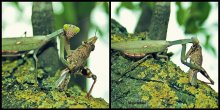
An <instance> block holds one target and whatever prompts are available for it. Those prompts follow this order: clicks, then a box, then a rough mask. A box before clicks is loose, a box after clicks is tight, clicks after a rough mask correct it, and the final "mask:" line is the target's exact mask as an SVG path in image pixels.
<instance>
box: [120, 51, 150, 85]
mask: <svg viewBox="0 0 220 110" xmlns="http://www.w3.org/2000/svg"><path fill="white" fill-rule="evenodd" d="M149 56H151V55H146V56H145V57H144V58H142V59H140V60H139V61H137V62H135V63H133V64H132V65H131V66H130V67H129V68H128V69H127V70H126V71H125V72H123V73H122V75H121V76H120V77H119V78H118V79H117V80H116V81H117V82H121V81H122V77H124V76H125V75H126V74H127V73H128V72H129V71H131V70H132V69H134V68H135V67H136V66H138V65H139V64H140V63H142V62H143V61H144V60H146V59H147V58H148V57H149Z"/></svg>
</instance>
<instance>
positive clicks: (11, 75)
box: [2, 58, 109, 108]
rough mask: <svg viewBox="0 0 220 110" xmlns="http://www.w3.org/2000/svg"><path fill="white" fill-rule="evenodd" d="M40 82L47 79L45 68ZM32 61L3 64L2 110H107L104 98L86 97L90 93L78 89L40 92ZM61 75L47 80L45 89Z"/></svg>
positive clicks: (39, 73) (39, 76)
mask: <svg viewBox="0 0 220 110" xmlns="http://www.w3.org/2000/svg"><path fill="white" fill-rule="evenodd" d="M37 72H38V79H41V78H43V77H46V76H45V75H44V74H45V73H46V72H45V71H43V70H42V69H38V70H37ZM35 74H36V72H34V71H33V59H32V58H26V60H23V59H18V60H13V61H9V60H6V61H3V62H2V108H108V107H109V105H108V103H107V102H106V101H105V100H104V99H102V98H94V97H92V96H91V97H90V98H89V99H88V98H87V97H86V95H87V92H86V91H82V90H81V89H80V88H79V87H78V86H72V87H69V88H68V89H67V90H63V91H60V90H57V89H40V88H39V87H38V83H37V81H36V80H35ZM59 75H60V70H58V71H57V72H56V74H55V75H54V76H49V77H48V78H47V80H44V81H43V82H42V83H43V86H51V85H52V84H54V83H55V81H56V80H57V78H58V77H59Z"/></svg>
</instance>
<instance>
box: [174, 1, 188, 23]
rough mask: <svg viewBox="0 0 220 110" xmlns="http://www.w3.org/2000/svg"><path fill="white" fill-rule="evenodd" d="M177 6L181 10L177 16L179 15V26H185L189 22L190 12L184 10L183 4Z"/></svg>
mask: <svg viewBox="0 0 220 110" xmlns="http://www.w3.org/2000/svg"><path fill="white" fill-rule="evenodd" d="M176 4H177V6H178V7H179V9H178V10H177V12H176V14H177V16H176V17H177V18H176V19H177V22H178V23H179V25H180V26H181V25H183V24H185V22H186V21H187V19H188V17H189V10H187V9H184V8H182V5H181V3H179V2H178V3H176Z"/></svg>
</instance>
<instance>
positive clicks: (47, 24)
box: [31, 2, 61, 75]
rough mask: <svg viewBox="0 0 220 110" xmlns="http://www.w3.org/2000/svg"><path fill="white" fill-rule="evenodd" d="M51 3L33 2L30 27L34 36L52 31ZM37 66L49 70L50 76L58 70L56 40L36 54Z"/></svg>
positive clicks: (58, 61)
mask: <svg viewBox="0 0 220 110" xmlns="http://www.w3.org/2000/svg"><path fill="white" fill-rule="evenodd" d="M53 20H54V16H53V7H52V2H33V6H32V16H31V21H32V26H33V34H34V35H47V34H50V33H52V32H53V31H54V30H53V29H54V25H53V22H54V21H53ZM38 55H39V56H38V65H39V67H42V68H44V69H45V70H50V71H47V72H50V73H51V75H54V74H53V73H55V72H56V71H57V69H59V68H60V66H61V65H60V64H61V61H60V60H59V57H58V51H57V47H56V40H53V41H51V42H50V43H48V44H46V45H45V46H44V47H43V49H41V50H40V53H39V54H38Z"/></svg>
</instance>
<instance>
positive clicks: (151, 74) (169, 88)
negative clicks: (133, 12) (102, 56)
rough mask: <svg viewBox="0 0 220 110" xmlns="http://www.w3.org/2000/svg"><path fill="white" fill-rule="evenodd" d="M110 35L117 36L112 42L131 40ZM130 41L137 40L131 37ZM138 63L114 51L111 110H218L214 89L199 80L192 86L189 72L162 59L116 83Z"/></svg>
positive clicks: (141, 67) (115, 33)
mask: <svg viewBox="0 0 220 110" xmlns="http://www.w3.org/2000/svg"><path fill="white" fill-rule="evenodd" d="M117 25H119V24H117ZM122 27H123V26H119V27H118V28H122ZM123 28H124V27H123ZM124 29H125V28H124ZM114 30H115V29H112V30H111V31H114ZM117 30H120V29H117ZM111 33H114V34H112V35H111V40H112V42H114V41H120V40H125V39H126V40H128V39H129V38H128V37H127V38H125V37H126V36H123V37H121V36H122V35H119V34H122V33H123V32H111ZM127 35H128V34H127ZM137 35H138V34H137ZM113 37H114V38H113ZM115 37H119V38H115ZM120 37H121V38H120ZM134 37H137V36H134ZM131 39H132V40H134V38H132V37H131ZM138 40H140V39H138ZM137 60H138V59H131V58H128V57H126V56H124V55H123V54H122V53H121V52H118V51H115V50H111V107H112V108H217V107H218V94H217V92H216V91H215V90H213V89H212V88H211V87H210V86H209V85H207V84H205V83H203V82H202V81H200V80H198V87H194V86H191V85H190V83H189V80H188V74H187V73H185V72H183V71H182V70H181V68H180V67H178V66H177V65H175V64H174V63H173V62H171V61H167V62H164V60H163V59H154V58H149V59H147V60H145V61H144V62H143V63H141V64H140V65H138V66H137V67H136V68H134V69H133V70H131V71H130V72H129V73H128V74H127V75H126V76H124V77H123V78H122V81H121V82H120V83H118V82H116V79H118V78H119V77H120V75H121V74H122V73H123V72H125V70H126V69H127V68H129V65H131V64H132V63H134V62H136V61H137Z"/></svg>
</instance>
